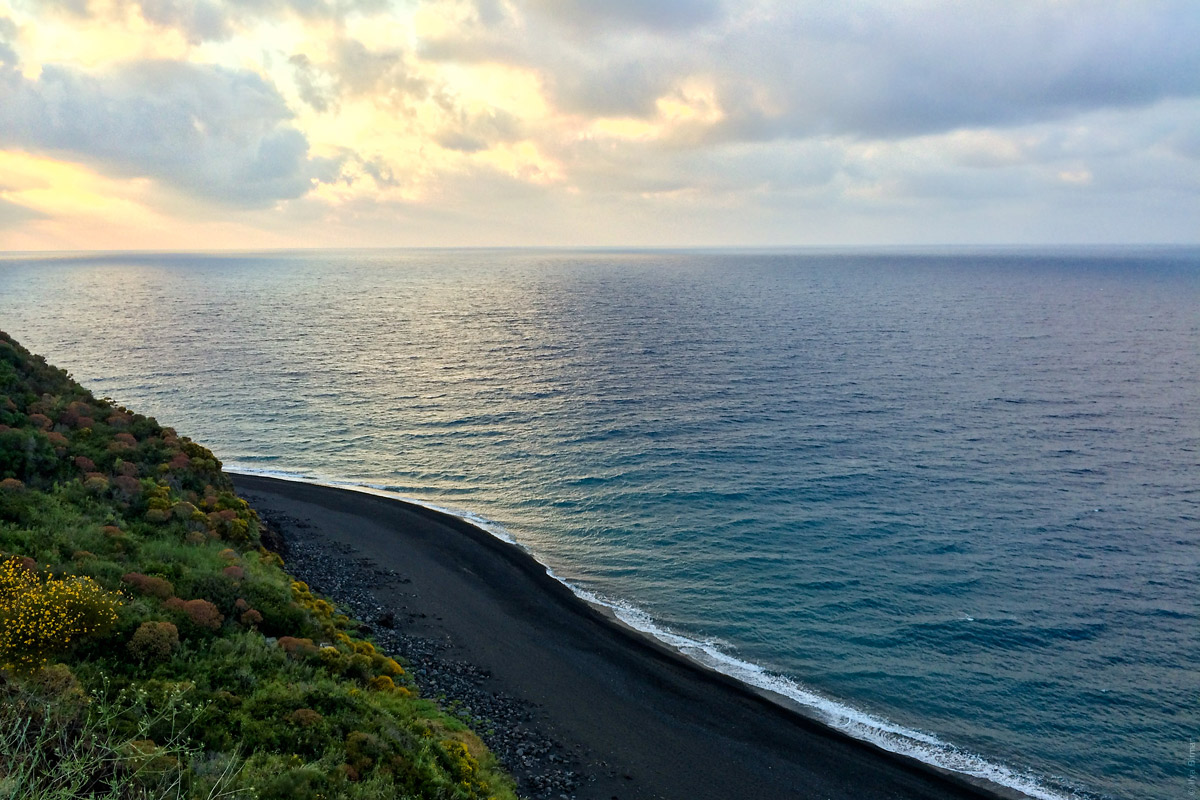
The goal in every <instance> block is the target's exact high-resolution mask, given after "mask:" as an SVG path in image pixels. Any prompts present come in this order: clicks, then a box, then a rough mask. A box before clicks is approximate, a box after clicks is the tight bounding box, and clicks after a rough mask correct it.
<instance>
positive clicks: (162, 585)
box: [121, 572, 175, 600]
mask: <svg viewBox="0 0 1200 800" xmlns="http://www.w3.org/2000/svg"><path fill="white" fill-rule="evenodd" d="M121 580H122V581H124V582H125V583H128V584H129V585H130V586H132V587H133V588H135V589H137V590H138V591H139V592H141V593H142V594H144V595H149V596H150V597H158V598H161V599H163V600H166V599H167V598H168V597H170V596H171V595H173V594H175V587H174V586H172V585H171V582H170V581H169V580H167V579H166V578H159V577H156V576H153V575H143V574H142V573H140V572H126V573H125V574H124V575H122V576H121Z"/></svg>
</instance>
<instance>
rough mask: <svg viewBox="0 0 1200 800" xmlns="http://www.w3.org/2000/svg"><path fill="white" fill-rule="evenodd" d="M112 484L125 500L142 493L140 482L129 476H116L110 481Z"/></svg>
mask: <svg viewBox="0 0 1200 800" xmlns="http://www.w3.org/2000/svg"><path fill="white" fill-rule="evenodd" d="M112 484H113V486H115V487H116V488H117V491H118V492H120V493H121V496H122V497H124V498H125V499H126V500H132V499H133V498H134V497H137V496H138V494H139V493H141V491H142V484H141V482H140V481H139V480H138V479H137V478H134V477H132V476H130V475H118V476H117V477H115V478H113V479H112Z"/></svg>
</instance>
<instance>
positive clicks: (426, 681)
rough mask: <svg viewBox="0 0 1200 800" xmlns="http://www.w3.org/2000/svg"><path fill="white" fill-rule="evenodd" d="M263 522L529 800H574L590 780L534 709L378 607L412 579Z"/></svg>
mask: <svg viewBox="0 0 1200 800" xmlns="http://www.w3.org/2000/svg"><path fill="white" fill-rule="evenodd" d="M248 499H251V502H252V503H253V499H252V498H248ZM260 515H261V516H262V519H263V522H264V523H265V524H266V527H267V528H268V530H270V531H271V533H270V534H268V536H264V539H265V540H269V541H270V542H271V543H272V544H274V545H276V546H277V549H278V550H279V552H280V555H281V556H283V558H284V559H285V561H286V563H287V569H288V571H289V572H290V573H291V574H292V575H293V576H295V577H296V578H297V579H298V580H302V581H304V582H305V583H307V584H308V585H309V587H310V588H311V589H312V590H313V591H314V592H317V593H319V594H322V595H325V596H326V597H328V598H329V599H331V600H332V601H334V602H335V603H336V604H337V605H339V606H340V607H341V610H342V611H344V612H345V613H346V614H347V615H349V616H350V617H352V618H354V619H357V620H360V621H361V622H362V626H360V628H359V632H360V633H361V634H363V635H368V636H371V637H372V638H374V640H375V643H376V646H377V647H378V648H379V649H381V650H382V651H384V652H386V653H387V654H388V655H390V656H392V657H397V658H400V659H403V660H404V661H405V662H407V666H408V669H409V672H410V674H411V675H412V677H413V678H414V680H415V681H416V683H417V685H418V686H419V687H420V689H421V693H422V695H423V696H425V697H428V698H432V699H434V700H436V701H437V702H438V703H439V704H440V705H441V706H442V708H443V709H445V710H446V711H448V712H449V713H451V714H453V715H454V716H457V717H458V718H460V719H461V720H462V721H463V722H464V723H465V724H467V725H469V726H470V727H471V728H472V730H474V731H475V733H477V734H478V735H479V737H480V738H481V739H483V741H484V742H485V743H486V744H487V746H488V747H489V748H490V749H491V751H492V752H493V753H495V754H496V757H497V758H499V759H500V761H501V762H502V763H503V764H504V766H505V767H506V768H507V769H508V770H509V771H510V772H511V773H512V775H513V777H515V778H516V780H517V785H518V788H519V790H520V793H521V795H522V796H523V797H527V798H530V800H570V799H571V798H574V796H575V792H576V790H577V789H578V788H579V787H580V786H581V785H582V784H583V783H584V782H585V781H587V780H588V777H587V776H586V775H584V774H583V773H582V772H581V768H580V759H579V757H578V756H577V755H576V754H573V753H572V752H571V751H570V750H569V749H567V748H566V747H565V746H563V745H562V744H561V743H559V742H557V741H555V740H554V739H553V738H552V737H551V736H549V735H547V734H546V733H545V732H543V731H540V730H539V729H538V725H537V722H536V720H535V716H534V714H533V713H532V712H533V710H534V706H533V705H532V704H531V703H528V702H526V701H523V700H521V699H519V698H515V697H511V696H508V695H506V694H504V693H503V692H496V691H492V690H490V689H489V688H488V685H487V684H488V679H489V677H490V676H489V674H488V673H487V672H486V671H485V670H481V669H479V668H477V667H476V666H475V665H473V664H468V663H465V662H463V661H457V660H454V659H452V658H450V657H448V655H447V653H446V651H447V650H448V649H449V648H450V644H449V643H448V642H445V641H438V640H436V639H432V638H429V637H426V636H414V635H412V634H410V633H406V632H405V630H404V628H405V623H406V621H411V618H409V619H407V620H406V617H405V613H406V612H405V610H403V609H395V608H389V607H387V606H386V605H384V604H383V603H382V602H380V600H379V598H378V596H377V595H376V591H377V590H378V589H380V588H384V587H387V588H392V589H399V590H401V591H402V590H403V585H404V584H406V583H408V582H409V580H408V578H406V577H405V576H404V575H402V574H400V573H399V572H396V571H395V570H389V569H384V568H382V567H380V566H379V565H378V564H376V563H375V562H373V561H371V560H370V559H366V558H361V557H359V556H358V554H357V553H356V551H355V550H354V548H353V547H352V546H350V545H348V544H345V543H342V542H331V541H328V540H326V539H324V538H323V537H322V536H321V535H320V533H319V531H314V528H313V526H312V525H311V524H310V523H309V522H308V521H306V520H303V519H299V518H296V517H291V516H286V515H282V514H270V513H263V512H262V511H261V510H260Z"/></svg>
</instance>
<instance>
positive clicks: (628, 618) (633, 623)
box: [225, 459, 1094, 800]
mask: <svg viewBox="0 0 1200 800" xmlns="http://www.w3.org/2000/svg"><path fill="white" fill-rule="evenodd" d="M243 460H245V461H248V460H250V459H243ZM225 471H226V472H231V473H234V474H237V475H259V476H263V477H268V478H275V479H277V480H285V481H291V482H294V483H309V484H313V485H317V486H329V487H332V488H338V489H349V490H351V491H357V492H362V493H364V494H370V495H374V496H378V497H386V498H389V499H392V500H399V501H402V502H405V503H409V504H412V505H416V506H420V507H422V508H427V509H429V510H431V511H437V512H439V513H442V514H449V515H451V516H454V517H458V518H459V519H462V520H463V521H465V522H468V523H470V524H471V525H474V526H475V527H477V528H479V529H481V530H483V531H485V532H487V533H488V534H490V535H492V536H494V537H496V538H497V539H499V540H500V541H503V542H505V543H506V544H509V545H512V546H515V547H517V548H519V549H521V550H522V551H523V552H525V553H526V554H528V555H529V556H530V557H531V558H533V559H534V560H535V561H537V562H538V563H539V564H541V565H542V567H544V568H545V570H546V574H547V575H549V576H550V577H551V578H553V579H554V580H556V581H558V582H559V583H561V584H562V585H563V586H565V587H566V588H567V589H569V590H570V591H571V592H572V593H573V594H574V595H575V596H576V597H578V598H579V599H580V600H582V601H583V602H585V603H587V604H589V605H591V606H593V607H596V608H599V609H602V610H603V611H605V612H607V613H608V614H610V615H611V616H613V617H615V618H616V619H617V620H618V621H619V622H620V623H622V624H624V625H625V626H627V627H629V628H631V629H633V630H635V631H637V632H638V633H641V634H642V635H645V636H649V637H651V638H653V639H655V640H657V641H658V642H660V643H662V644H664V645H666V646H667V647H669V648H670V649H672V650H674V651H675V652H677V653H679V654H680V655H682V656H684V657H686V658H688V659H690V660H691V661H693V662H695V663H696V664H698V665H700V666H701V667H704V668H706V669H710V670H713V671H715V672H718V673H720V674H722V675H725V676H727V677H730V678H733V679H734V680H736V681H739V682H740V683H742V684H744V685H746V686H749V687H752V688H754V689H758V690H761V691H764V692H767V693H768V694H769V695H773V696H774V698H775V699H776V702H779V703H780V704H781V705H783V706H785V707H787V708H789V709H791V710H793V711H796V712H798V713H800V714H802V715H804V716H806V717H809V718H811V719H815V720H817V721H818V722H821V723H823V724H825V725H827V726H829V727H831V728H833V729H835V730H838V731H841V732H842V733H845V734H847V735H849V736H851V737H853V738H855V739H858V740H860V741H864V742H868V743H870V744H872V745H875V746H876V747H879V748H881V749H883V750H886V751H888V752H890V753H894V754H896V755H900V756H905V757H908V758H912V759H915V760H917V761H920V762H922V763H924V764H926V765H929V766H932V767H935V768H938V769H941V770H946V771H948V772H954V773H958V774H960V775H965V776H968V777H971V778H975V779H978V780H981V781H984V782H987V783H991V784H994V785H996V786H999V787H1003V788H1004V789H1007V790H1010V791H1015V792H1017V793H1019V794H1020V795H1023V796H1025V797H1027V798H1031V800H1093V798H1094V796H1093V795H1091V794H1088V793H1085V792H1083V791H1081V790H1078V789H1074V788H1071V787H1066V786H1052V785H1050V782H1049V781H1048V780H1047V779H1046V778H1044V777H1040V776H1037V775H1033V774H1032V773H1029V772H1025V771H1021V770H1018V769H1014V768H1012V767H1009V766H1007V765H1004V764H1000V763H996V762H993V761H989V760H988V759H987V758H985V757H983V756H981V755H978V754H976V753H972V752H970V751H968V750H964V749H962V748H959V747H957V746H955V745H954V744H951V743H949V742H946V741H943V740H942V739H940V738H938V737H937V736H936V735H934V734H932V733H926V732H924V731H919V730H916V729H913V728H909V727H906V726H903V725H899V724H897V723H894V722H892V721H891V720H888V719H886V718H883V717H880V716H877V715H874V714H869V713H867V712H864V711H861V710H860V709H857V708H855V707H854V706H852V705H850V704H848V703H846V702H844V701H842V700H837V699H834V698H831V697H827V696H825V695H823V694H821V693H819V692H817V691H815V690H813V689H810V688H808V687H806V686H804V685H803V684H801V683H800V682H799V681H797V680H796V679H794V678H792V677H789V676H787V675H782V674H778V673H775V672H772V671H770V670H768V669H766V668H765V667H762V666H760V665H758V664H754V663H752V662H749V661H745V660H743V659H740V658H737V657H736V656H733V655H731V654H730V653H728V652H726V650H725V649H724V648H723V647H722V646H721V644H720V643H718V642H715V641H711V640H699V639H695V638H692V637H690V636H687V635H685V634H681V633H677V632H676V631H673V630H671V629H670V628H669V627H667V626H665V625H663V624H662V623H660V622H659V621H657V620H655V619H654V618H653V617H652V616H651V615H650V614H648V613H646V612H645V611H643V610H642V609H640V608H638V607H637V606H635V605H632V604H630V603H628V602H626V601H624V600H620V599H611V598H607V597H603V596H601V595H598V594H596V593H594V592H591V591H588V590H586V589H583V588H581V587H579V586H576V585H574V584H572V583H571V582H570V581H568V580H566V579H565V578H563V577H561V576H560V575H558V574H556V573H555V572H554V570H553V569H552V568H551V567H549V566H548V565H546V564H545V562H543V561H541V560H540V559H539V558H538V557H537V554H536V553H534V552H533V551H531V550H530V549H529V548H528V547H526V546H525V545H523V544H521V543H520V542H519V541H517V540H516V539H515V538H514V537H513V536H512V534H510V533H509V532H508V531H507V530H506V529H505V528H504V526H503V525H501V524H499V523H497V522H494V521H492V520H489V519H487V518H486V517H483V516H481V515H479V514H475V513H473V512H470V511H466V510H464V509H458V508H447V507H445V506H440V505H437V504H435V503H430V502H427V501H425V500H421V499H419V498H414V497H409V496H407V495H404V494H403V493H401V491H399V489H398V487H394V486H387V485H385V484H371V483H363V482H358V481H346V480H338V479H331V478H327V477H323V476H318V475H313V474H306V473H297V472H289V471H283V470H272V469H264V468H261V467H254V466H250V465H246V464H239V463H236V462H235V463H231V464H227V465H225ZM968 619H969V618H968Z"/></svg>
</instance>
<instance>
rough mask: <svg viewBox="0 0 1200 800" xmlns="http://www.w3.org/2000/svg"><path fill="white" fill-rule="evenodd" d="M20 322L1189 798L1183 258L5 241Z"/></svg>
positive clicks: (151, 392)
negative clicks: (69, 251) (24, 246)
mask: <svg viewBox="0 0 1200 800" xmlns="http://www.w3.org/2000/svg"><path fill="white" fill-rule="evenodd" d="M0 328H3V329H4V330H6V331H7V332H9V333H10V334H12V335H13V336H15V337H16V338H17V339H18V340H20V341H21V342H22V343H23V344H24V345H26V346H27V347H29V348H30V349H32V350H34V351H36V352H39V353H42V354H44V355H45V356H47V358H48V359H49V360H50V361H51V362H53V363H56V364H58V365H60V366H63V367H65V368H67V369H69V370H70V371H71V372H72V373H73V374H74V375H75V377H76V378H78V379H79V380H81V381H82V382H83V383H85V384H86V385H87V386H89V387H90V388H91V389H93V390H94V391H95V392H96V393H97V394H100V395H110V396H112V397H113V398H114V399H116V400H118V401H119V402H121V403H123V404H126V405H129V406H131V407H133V408H135V409H137V410H139V411H144V412H146V413H150V414H153V415H155V416H157V417H159V419H160V420H162V421H163V422H164V423H166V424H172V425H175V426H176V427H178V428H179V429H180V430H182V431H184V432H185V433H188V434H190V435H191V436H192V437H193V438H195V439H197V440H198V441H201V442H203V443H205V444H206V445H208V446H210V447H212V448H213V449H214V450H215V451H216V452H217V454H218V455H219V456H220V457H221V458H222V459H223V460H224V461H225V462H226V464H227V465H232V466H234V467H236V468H239V469H259V470H267V471H272V472H279V473H283V474H290V475H296V476H304V477H307V478H309V479H318V480H324V481H333V482H345V483H352V484H363V485H370V486H374V487H379V488H383V489H387V490H390V491H393V492H396V493H398V494H400V495H402V496H404V497H410V498H416V499H419V500H422V501H425V502H429V503H432V504H435V505H438V506H442V507H447V508H451V509H456V510H460V511H463V512H470V513H471V514H473V515H475V517H476V518H479V519H482V520H486V521H487V523H488V524H490V525H492V526H493V527H495V528H497V529H502V530H503V531H505V532H506V533H507V534H508V535H510V536H512V537H513V538H515V539H516V540H518V541H519V542H521V543H522V544H523V545H525V546H526V547H528V548H530V549H531V550H532V551H533V552H534V553H535V554H536V555H537V556H538V557H539V558H540V559H542V560H543V561H544V562H546V563H547V564H548V565H550V566H551V568H552V569H553V570H554V571H555V573H556V574H557V575H559V576H560V577H562V578H563V579H564V580H567V581H569V582H570V583H571V584H572V585H573V586H575V587H577V588H578V589H579V590H580V591H581V592H583V593H585V594H590V595H593V596H595V597H597V598H599V599H602V600H606V601H608V602H612V603H614V604H615V605H618V606H619V607H620V608H621V609H622V611H621V613H622V614H624V615H625V616H626V617H627V618H628V619H630V620H631V621H633V622H634V623H635V624H638V625H640V626H642V627H644V628H647V629H652V630H654V631H656V632H657V633H658V635H661V636H664V637H665V638H668V639H669V640H671V641H673V642H674V643H676V644H677V645H679V646H682V647H684V648H685V649H687V650H688V651H689V652H691V653H692V654H693V655H694V656H696V657H697V658H700V659H702V660H706V661H708V662H709V663H715V664H716V665H718V666H720V667H721V668H723V669H725V670H727V671H730V672H733V673H735V674H737V675H739V676H740V677H742V678H743V679H746V680H750V681H753V682H758V683H763V684H769V685H772V686H774V687H775V688H777V689H779V690H781V691H784V692H786V693H789V694H791V695H792V696H793V697H796V698H799V699H801V700H802V701H804V702H806V703H809V704H811V705H813V706H815V707H816V708H818V709H819V713H822V714H824V715H826V716H827V718H829V719H830V721H831V722H834V723H835V724H839V725H841V726H842V727H845V728H847V729H850V730H853V731H854V732H855V733H856V734H858V735H861V736H865V737H867V738H872V739H874V740H876V741H881V742H883V743H884V744H885V745H886V746H889V747H893V748H894V749H900V750H904V751H906V752H912V753H914V754H917V755H919V756H920V757H922V758H926V759H928V760H933V761H939V760H940V761H941V762H942V763H948V764H951V765H952V766H955V767H957V768H962V769H967V770H970V771H975V772H978V773H981V774H987V775H989V776H991V777H993V778H995V779H998V780H1001V781H1003V782H1007V783H1010V784H1014V785H1020V786H1022V787H1023V788H1024V789H1026V790H1027V791H1030V792H1032V793H1034V794H1039V795H1042V796H1047V797H1053V796H1059V797H1065V796H1071V795H1073V794H1078V795H1080V796H1088V797H1095V796H1111V797H1122V798H1147V799H1148V800H1158V799H1160V798H1161V799H1162V800H1165V799H1166V798H1175V797H1183V796H1186V795H1187V792H1188V791H1189V788H1188V787H1189V784H1188V769H1189V768H1188V765H1187V761H1188V748H1189V744H1190V743H1192V742H1195V741H1196V740H1197V739H1198V738H1200V713H1198V708H1200V704H1198V702H1197V700H1198V695H1200V680H1197V664H1200V658H1198V657H1200V625H1198V624H1197V623H1198V621H1200V620H1198V616H1200V614H1198V609H1197V597H1200V591H1198V589H1200V580H1198V578H1197V566H1198V561H1200V557H1198V554H1200V549H1198V548H1197V545H1198V544H1200V522H1198V520H1200V488H1198V487H1197V476H1198V475H1200V416H1198V415H1197V413H1196V411H1195V409H1196V408H1200V381H1198V379H1197V375H1200V253H1197V252H1196V251H1186V250H1141V251H1139V250H1127V251H1121V252H1101V251H1081V252H1075V253H1070V252H1066V251H1063V252H1057V253H1036V252H1015V251H1009V252H990V253H989V252H982V251H980V252H951V251H948V252H908V253H902V252H894V253H874V254H871V253H850V252H803V253H776V254H770V253H716V252H698V253H663V252H629V253H616V252H549V251H494V252H493V251H385V252H343V253H337V252H327V253H293V254H288V253H285V254H265V255H264V254H248V255H221V256H216V255H187V254H172V255H145V254H141V255H119V254H118V255H114V254H101V255H96V256H72V257H32V256H30V257H25V256H20V255H12V256H6V257H3V258H2V259H0Z"/></svg>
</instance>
